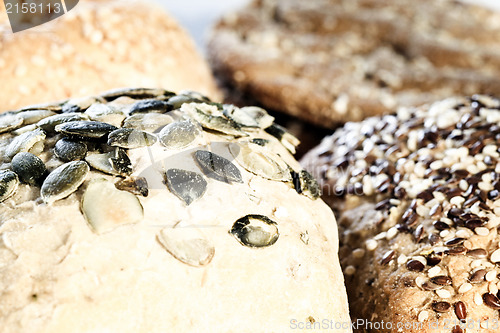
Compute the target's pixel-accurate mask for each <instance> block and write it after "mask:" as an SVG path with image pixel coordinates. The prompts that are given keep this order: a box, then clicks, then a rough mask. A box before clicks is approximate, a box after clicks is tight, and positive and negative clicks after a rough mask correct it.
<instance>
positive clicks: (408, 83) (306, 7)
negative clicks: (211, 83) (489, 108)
mask: <svg viewBox="0 0 500 333" xmlns="http://www.w3.org/2000/svg"><path fill="white" fill-rule="evenodd" d="M499 20H500V13H498V12H495V11H493V10H490V9H487V8H483V7H480V6H477V5H473V4H464V3H461V2H459V1H452V0H438V1H436V0H424V1H412V0H400V1H387V0H317V1H303V0H254V1H252V2H251V3H250V4H249V5H248V6H246V7H244V8H242V9H240V10H238V11H236V12H234V13H228V14H227V15H225V16H224V17H223V18H222V19H221V20H220V22H219V23H217V24H216V26H215V27H214V29H213V33H212V36H211V38H210V41H209V44H208V49H209V57H210V61H211V63H212V67H213V68H214V72H215V73H216V76H217V78H220V79H221V81H222V83H223V85H224V86H226V87H227V88H228V90H229V91H230V92H231V93H230V94H235V93H234V92H233V91H236V92H237V93H238V94H243V95H244V96H246V97H247V98H249V99H253V100H256V101H258V102H259V103H260V104H262V105H263V106H265V107H266V108H269V109H271V110H276V111H282V112H284V113H287V114H290V115H293V116H295V117H298V118H300V119H302V120H305V121H308V122H311V123H314V124H316V125H319V126H323V127H329V128H335V127H337V126H338V125H339V123H344V122H346V121H359V120H362V119H364V118H366V117H369V116H374V115H380V114H384V113H389V112H391V110H393V109H394V107H395V106H402V105H403V106H405V105H406V106H414V105H420V104H423V103H425V102H430V101H435V100H438V99H442V98H447V97H450V96H454V95H457V96H463V95H471V94H475V93H493V94H495V93H499V92H500V79H499V76H500V75H499V74H500V56H499V54H498V52H497V50H498V47H499V43H500V27H499V25H498V24H497V22H498V21H499Z"/></svg>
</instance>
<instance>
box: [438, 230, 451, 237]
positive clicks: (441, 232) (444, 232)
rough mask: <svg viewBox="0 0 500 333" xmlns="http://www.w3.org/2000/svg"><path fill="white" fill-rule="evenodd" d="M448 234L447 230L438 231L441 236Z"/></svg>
mask: <svg viewBox="0 0 500 333" xmlns="http://www.w3.org/2000/svg"><path fill="white" fill-rule="evenodd" d="M449 234H450V231H449V230H441V231H440V232H439V236H441V238H445V237H446V236H448V235H449Z"/></svg>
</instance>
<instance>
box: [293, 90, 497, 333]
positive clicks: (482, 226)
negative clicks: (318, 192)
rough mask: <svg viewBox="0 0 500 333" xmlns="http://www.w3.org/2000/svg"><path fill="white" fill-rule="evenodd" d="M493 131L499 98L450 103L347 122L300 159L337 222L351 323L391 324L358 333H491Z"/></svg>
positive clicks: (494, 239) (494, 257) (494, 319)
mask: <svg viewBox="0 0 500 333" xmlns="http://www.w3.org/2000/svg"><path fill="white" fill-rule="evenodd" d="M499 120H500V101H499V100H498V99H495V98H491V97H488V96H473V97H472V98H450V99H447V100H443V101H440V102H436V103H434V104H431V105H424V106H421V107H418V108H402V109H401V110H400V111H399V112H398V113H395V114H392V115H387V116H384V117H373V118H368V119H366V120H365V121H363V122H359V123H348V124H346V125H345V126H344V127H343V128H341V129H339V130H337V131H336V132H335V133H334V134H333V135H331V136H329V137H327V138H325V139H324V140H323V142H322V143H321V144H320V145H319V146H318V147H316V148H314V149H313V150H312V151H311V152H310V153H308V154H307V155H306V156H305V157H304V159H303V160H302V164H303V165H304V166H305V167H306V168H307V169H308V170H310V171H311V172H313V173H314V174H315V175H316V176H318V177H321V181H322V183H323V193H324V198H325V200H326V201H327V203H328V204H329V205H330V206H331V207H332V208H333V209H334V212H335V213H336V216H337V219H338V221H339V228H340V258H341V264H342V267H343V270H344V274H345V275H346V285H347V292H348V296H349V305H350V310H351V316H352V318H353V321H354V322H356V321H357V320H365V321H370V322H372V323H375V322H377V323H379V324H380V322H382V321H384V322H386V323H387V322H389V323H391V325H392V329H391V328H389V327H388V326H387V325H386V326H382V328H380V327H381V326H380V325H379V326H378V327H379V328H378V329H366V331H369V332H400V331H404V332H497V331H498V326H497V323H498V321H499V320H500V318H499V312H498V307H497V306H496V305H495V304H494V303H495V302H496V301H497V300H498V296H500V294H498V285H499V282H500V281H499V278H498V273H499V271H498V260H500V258H498V255H499V254H500V251H498V248H499V245H498V242H499V240H500V237H499V236H498V226H499V225H500V195H499V190H500V164H499V163H498V159H499V156H500V155H499V151H500V150H499V146H498V142H499V139H500V127H499V126H498V121H499ZM483 273H484V274H483ZM485 295H486V296H485ZM461 321H463V323H461ZM405 325H409V326H407V327H405ZM436 325H438V326H436ZM457 325H458V326H460V328H458V327H457V328H455V326H457ZM361 328H366V326H363V327H361ZM400 328H401V329H402V330H399V329H400ZM453 329H454V330H453ZM362 331H363V330H362Z"/></svg>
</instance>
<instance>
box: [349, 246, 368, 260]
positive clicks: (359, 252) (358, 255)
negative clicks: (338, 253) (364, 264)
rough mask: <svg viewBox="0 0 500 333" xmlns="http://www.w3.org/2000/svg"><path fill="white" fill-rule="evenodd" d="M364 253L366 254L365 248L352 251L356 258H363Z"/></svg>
mask: <svg viewBox="0 0 500 333" xmlns="http://www.w3.org/2000/svg"><path fill="white" fill-rule="evenodd" d="M364 255H365V250H363V249H360V248H358V249H354V250H353V251H352V256H353V257H354V258H356V259H361V258H363V257H364Z"/></svg>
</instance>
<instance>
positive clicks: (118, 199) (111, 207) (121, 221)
mask: <svg viewBox="0 0 500 333" xmlns="http://www.w3.org/2000/svg"><path fill="white" fill-rule="evenodd" d="M81 207H82V212H83V215H84V216H85V219H86V220H87V222H88V223H89V225H90V226H91V227H92V229H93V230H94V231H95V232H96V233H98V234H101V233H104V232H107V231H111V230H113V229H115V228H116V227H118V226H121V225H126V224H135V223H139V222H140V221H141V220H142V219H143V217H144V210H143V208H142V205H141V203H140V201H139V199H138V198H137V197H136V196H135V195H133V194H132V193H129V192H126V191H120V190H118V189H117V188H116V187H115V185H114V184H113V183H112V182H110V181H108V180H106V179H103V178H99V179H94V180H93V181H91V182H90V184H89V186H88V187H87V189H86V190H85V193H84V194H83V197H82V206H81Z"/></svg>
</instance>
